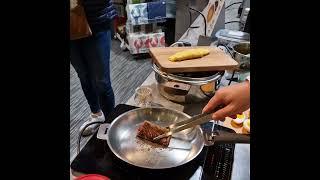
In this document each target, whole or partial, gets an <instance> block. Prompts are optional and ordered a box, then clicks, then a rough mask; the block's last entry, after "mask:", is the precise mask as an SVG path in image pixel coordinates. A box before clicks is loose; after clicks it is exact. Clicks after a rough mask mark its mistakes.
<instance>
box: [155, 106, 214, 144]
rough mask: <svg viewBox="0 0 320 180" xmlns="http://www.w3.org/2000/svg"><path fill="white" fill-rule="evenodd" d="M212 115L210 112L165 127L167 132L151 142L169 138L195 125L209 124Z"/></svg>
mask: <svg viewBox="0 0 320 180" xmlns="http://www.w3.org/2000/svg"><path fill="white" fill-rule="evenodd" d="M212 114H213V113H212V112H211V113H204V114H199V115H196V116H193V117H192V118H190V119H187V120H184V121H181V122H178V123H174V124H171V125H169V126H167V127H166V128H167V129H169V131H168V132H166V133H164V134H161V135H159V136H157V137H155V138H153V140H158V139H161V138H164V137H168V136H171V135H172V134H173V133H177V132H180V131H183V130H185V129H188V128H191V127H194V126H196V125H200V124H203V123H206V122H209V121H211V120H212V118H211V117H212Z"/></svg>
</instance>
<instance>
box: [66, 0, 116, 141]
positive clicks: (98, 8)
mask: <svg viewBox="0 0 320 180" xmlns="http://www.w3.org/2000/svg"><path fill="white" fill-rule="evenodd" d="M71 1H72V2H70V5H71V4H73V6H74V4H75V3H77V6H79V5H80V6H82V7H83V9H84V12H85V17H86V19H87V22H88V25H89V27H90V30H91V32H92V33H91V35H90V36H87V37H83V38H78V39H71V40H70V55H71V64H72V66H73V67H74V69H75V70H76V72H77V74H78V77H79V79H80V83H81V87H82V90H83V92H84V95H85V97H86V99H87V102H88V104H89V106H90V110H91V116H90V118H89V120H88V121H87V122H85V123H84V124H83V125H82V126H81V127H80V131H81V130H82V129H83V128H84V127H85V126H86V125H87V124H88V123H91V122H96V121H104V120H105V116H106V115H108V114H109V113H110V112H111V111H112V110H113V108H114V105H115V100H114V93H113V89H112V86H111V80H110V48H111V28H113V27H112V26H111V24H112V23H111V21H112V20H113V19H114V18H115V17H116V16H117V13H116V10H115V8H114V6H113V4H112V2H111V0H82V1H77V0H71ZM70 17H71V13H70ZM72 20H73V19H72V18H71V19H70V24H71V23H75V22H71V21H72ZM70 34H71V36H70V37H72V32H70ZM97 127H98V124H94V125H90V126H89V127H87V128H86V130H85V131H84V132H83V135H90V134H93V133H94V132H95V130H96V129H97Z"/></svg>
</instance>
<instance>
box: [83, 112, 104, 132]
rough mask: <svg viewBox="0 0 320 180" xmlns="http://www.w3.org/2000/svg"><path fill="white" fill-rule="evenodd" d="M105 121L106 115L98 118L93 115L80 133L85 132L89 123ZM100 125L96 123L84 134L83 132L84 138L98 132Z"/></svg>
mask: <svg viewBox="0 0 320 180" xmlns="http://www.w3.org/2000/svg"><path fill="white" fill-rule="evenodd" d="M104 121H105V118H104V115H103V113H102V115H101V116H97V115H94V114H91V117H90V119H89V120H88V121H87V122H85V123H83V124H82V125H81V127H80V129H79V132H81V131H82V130H83V128H85V126H86V125H87V124H89V123H92V122H104ZM99 125H100V124H99V123H96V124H92V125H90V126H88V127H87V128H86V129H85V130H84V131H83V132H82V136H90V135H92V134H93V133H95V132H96V130H97V129H98V126H99Z"/></svg>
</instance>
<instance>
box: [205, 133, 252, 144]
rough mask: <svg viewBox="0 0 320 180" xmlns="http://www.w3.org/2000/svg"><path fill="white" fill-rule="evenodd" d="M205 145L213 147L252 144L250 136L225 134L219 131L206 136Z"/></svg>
mask: <svg viewBox="0 0 320 180" xmlns="http://www.w3.org/2000/svg"><path fill="white" fill-rule="evenodd" d="M204 138H205V142H206V143H205V144H206V145H208V146H212V145H214V144H215V143H217V144H235V143H244V144H250V135H247V134H237V133H229V132H223V133H219V131H216V132H213V133H209V134H205V136H204Z"/></svg>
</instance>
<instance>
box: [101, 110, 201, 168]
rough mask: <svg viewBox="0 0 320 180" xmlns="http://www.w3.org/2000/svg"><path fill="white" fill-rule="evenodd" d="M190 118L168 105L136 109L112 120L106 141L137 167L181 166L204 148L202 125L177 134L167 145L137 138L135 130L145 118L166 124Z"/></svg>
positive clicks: (111, 147)
mask: <svg viewBox="0 0 320 180" xmlns="http://www.w3.org/2000/svg"><path fill="white" fill-rule="evenodd" d="M187 118H190V116H189V115H187V114H185V113H183V112H179V111H176V110H170V109H165V108H138V109H134V110H131V111H128V112H126V113H124V114H122V115H120V116H119V117H117V118H116V119H115V120H114V121H113V122H112V123H111V125H110V128H109V129H108V132H107V142H108V145H109V147H110V149H111V151H112V152H113V153H114V154H115V155H116V156H117V157H118V158H120V159H122V160H123V161H125V162H127V163H129V164H132V165H135V166H138V167H143V168H150V169H164V168H171V167H176V166H180V165H182V164H185V163H187V162H189V161H191V160H192V159H194V158H195V157H196V156H197V155H198V154H199V153H200V152H201V150H202V148H203V146H204V141H203V134H202V130H201V128H200V126H196V127H195V128H191V129H186V130H184V131H181V132H179V133H176V134H174V135H173V136H172V138H171V141H170V144H169V147H168V148H163V147H157V146H156V145H155V144H153V143H149V142H148V141H145V140H142V139H140V138H136V133H137V128H138V126H139V125H140V124H141V123H142V122H143V121H144V120H148V121H150V122H152V123H155V124H158V125H160V126H163V127H165V126H169V125H170V124H172V123H175V122H179V121H182V120H185V119H187Z"/></svg>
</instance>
